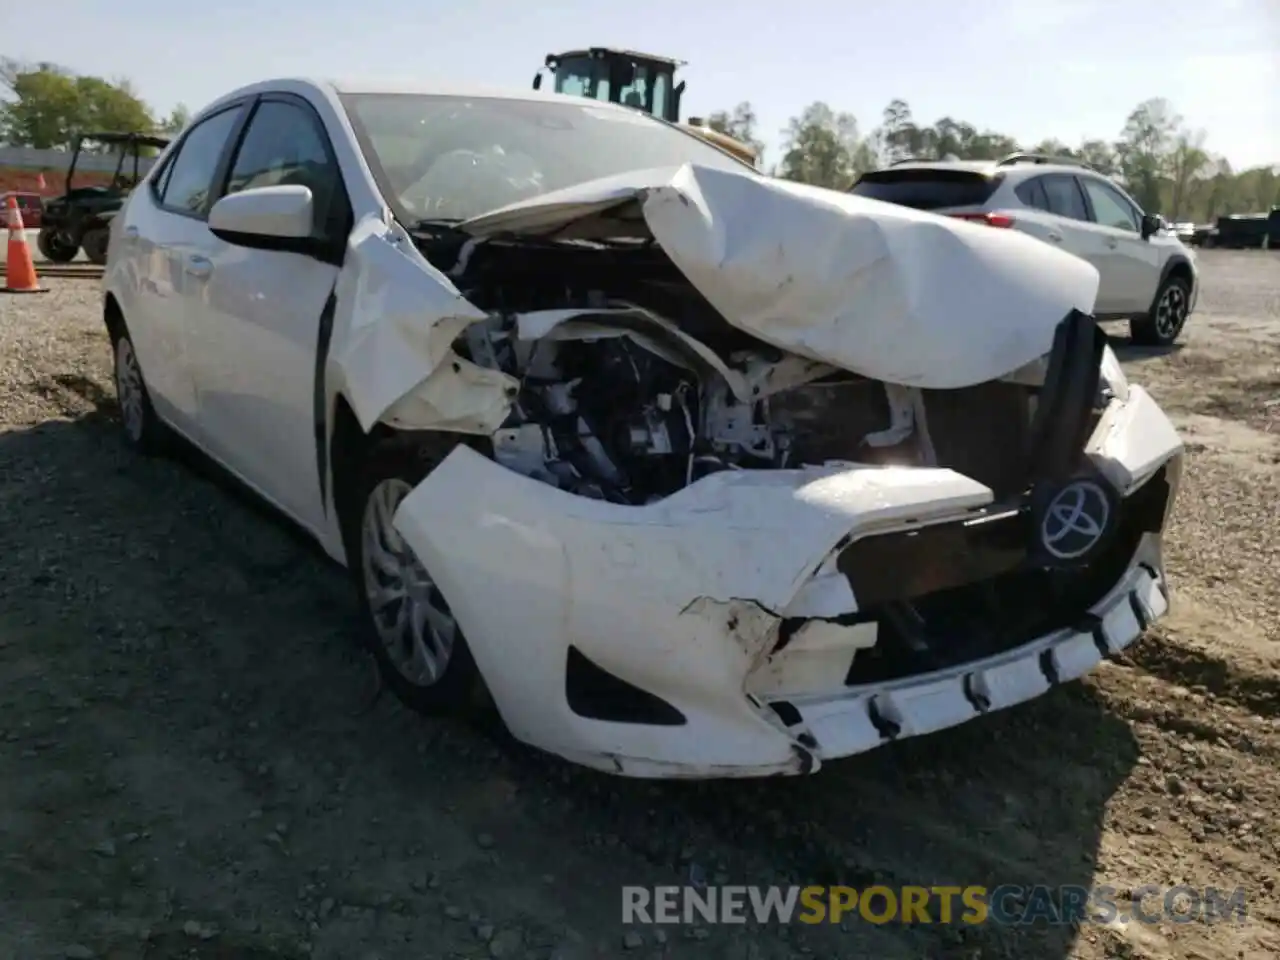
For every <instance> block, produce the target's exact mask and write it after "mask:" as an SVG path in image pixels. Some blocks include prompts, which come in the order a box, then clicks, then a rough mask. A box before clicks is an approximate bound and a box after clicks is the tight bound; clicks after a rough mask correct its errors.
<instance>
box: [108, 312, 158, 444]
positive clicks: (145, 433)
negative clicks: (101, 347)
mask: <svg viewBox="0 0 1280 960" xmlns="http://www.w3.org/2000/svg"><path fill="white" fill-rule="evenodd" d="M114 350H115V375H116V399H117V400H118V402H119V404H120V422H121V425H122V426H123V427H124V439H125V442H126V443H127V444H129V446H131V447H133V448H134V449H135V450H137V451H138V452H139V453H146V454H151V453H158V452H160V450H161V449H162V448H163V446H164V441H165V437H166V430H165V425H164V424H163V423H161V422H160V419H159V418H158V417H157V416H156V412H155V409H154V408H153V407H152V406H151V395H150V394H149V393H148V392H147V383H146V381H145V380H144V379H143V378H142V366H141V365H140V364H139V363H138V354H137V352H136V351H135V350H134V349H133V341H132V340H130V339H129V335H128V334H127V333H125V334H121V335H120V336H118V337H117V338H116V340H115V344H114Z"/></svg>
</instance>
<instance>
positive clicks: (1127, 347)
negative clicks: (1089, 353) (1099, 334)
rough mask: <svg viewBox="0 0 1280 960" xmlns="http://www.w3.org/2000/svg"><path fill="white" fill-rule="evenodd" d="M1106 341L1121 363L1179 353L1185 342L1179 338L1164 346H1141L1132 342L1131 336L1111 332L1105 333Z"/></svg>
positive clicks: (1156, 358)
mask: <svg viewBox="0 0 1280 960" xmlns="http://www.w3.org/2000/svg"><path fill="white" fill-rule="evenodd" d="M1107 343H1108V344H1109V345H1110V347H1111V349H1112V350H1114V351H1115V354H1116V356H1117V357H1118V358H1119V359H1120V361H1121V362H1123V363H1144V362H1146V361H1147V360H1158V359H1160V358H1161V357H1167V356H1169V355H1170V354H1175V353H1181V352H1182V351H1183V349H1185V347H1186V344H1184V343H1183V342H1182V341H1181V340H1179V341H1177V342H1176V343H1171V344H1169V345H1168V346H1164V347H1148V346H1141V345H1139V344H1136V343H1134V342H1133V339H1132V338H1131V337H1128V336H1117V335H1116V334H1113V333H1108V334H1107Z"/></svg>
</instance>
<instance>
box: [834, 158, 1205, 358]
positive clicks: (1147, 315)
mask: <svg viewBox="0 0 1280 960" xmlns="http://www.w3.org/2000/svg"><path fill="white" fill-rule="evenodd" d="M850 192H851V193H854V194H856V195H858V196H864V197H869V198H871V199H873V200H884V201H887V202H890V203H897V204H902V205H904V206H908V207H914V208H916V209H918V210H929V211H932V212H934V213H939V214H945V215H947V216H952V217H961V218H963V219H966V220H973V221H976V222H979V223H985V224H987V225H988V226H992V227H1002V228H1008V229H1014V230H1021V231H1023V232H1025V233H1028V234H1031V235H1032V236H1034V237H1036V238H1038V239H1040V240H1043V241H1045V242H1046V243H1051V244H1053V245H1055V246H1058V247H1061V248H1062V249H1063V250H1066V251H1067V252H1068V253H1073V254H1075V255H1076V256H1078V257H1081V258H1083V259H1085V260H1087V261H1089V262H1090V263H1092V264H1093V265H1094V266H1095V267H1097V269H1098V273H1099V276H1100V283H1099V287H1098V300H1097V305H1096V307H1095V310H1096V315H1097V318H1098V319H1099V320H1119V319H1128V320H1129V329H1130V332H1131V334H1132V336H1133V339H1134V341H1135V342H1137V343H1142V344H1148V345H1157V346H1166V345H1168V344H1171V343H1173V342H1174V341H1175V340H1176V339H1177V337H1178V334H1179V333H1180V332H1181V331H1182V327H1183V324H1185V323H1186V319H1187V316H1188V314H1190V313H1191V311H1192V310H1193V309H1194V308H1195V301H1196V297H1197V295H1198V293H1199V290H1198V283H1197V274H1196V268H1195V260H1194V256H1193V254H1192V253H1191V251H1190V250H1189V249H1188V248H1187V247H1186V246H1184V245H1183V243H1182V242H1181V240H1179V239H1178V237H1177V236H1176V235H1174V234H1172V233H1170V232H1169V231H1166V230H1164V229H1163V224H1164V221H1163V220H1162V219H1161V218H1160V217H1159V216H1157V215H1155V214H1149V213H1144V212H1143V210H1142V209H1141V208H1140V207H1139V206H1138V204H1137V203H1136V202H1134V200H1133V198H1132V197H1130V196H1129V195H1128V194H1127V193H1125V192H1124V190H1122V189H1121V188H1120V187H1119V186H1117V185H1116V184H1115V183H1114V182H1112V181H1111V180H1109V179H1107V178H1106V177H1104V176H1102V175H1101V174H1100V173H1098V172H1097V171H1095V170H1093V169H1092V168H1091V167H1088V166H1085V165H1084V164H1081V163H1079V162H1077V161H1074V160H1071V159H1061V158H1056V157H1045V156H1039V155H1036V154H1026V153H1016V154H1012V155H1010V156H1008V157H1005V158H1004V159H1003V160H999V161H992V160H978V161H938V160H904V161H900V162H898V163H895V164H893V165H892V166H889V167H886V168H884V169H881V170H874V171H871V172H869V173H865V174H863V175H862V176H861V177H860V178H859V179H858V181H857V182H856V183H855V184H854V185H853V186H852V187H851V188H850Z"/></svg>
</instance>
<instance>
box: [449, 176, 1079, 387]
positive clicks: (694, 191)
mask: <svg viewBox="0 0 1280 960" xmlns="http://www.w3.org/2000/svg"><path fill="white" fill-rule="evenodd" d="M461 229H463V230H464V231H466V232H468V233H470V234H471V235H473V236H476V237H488V236H494V235H497V234H504V235H524V236H545V235H549V234H553V233H554V234H555V235H556V236H557V237H560V238H569V237H582V238H608V237H643V238H649V237H652V238H653V239H654V240H656V241H657V242H658V243H659V244H661V246H662V248H663V250H664V251H665V252H666V254H667V256H669V257H670V258H671V260H672V261H673V262H674V263H675V265H676V266H677V267H678V268H679V269H680V270H681V272H682V273H683V274H684V275H685V276H686V277H687V278H688V280H689V281H690V282H691V283H692V284H693V285H694V286H695V287H696V288H697V289H698V291H699V292H700V293H701V294H702V295H703V296H704V297H705V298H706V299H707V301H708V302H709V303H710V304H711V305H712V306H713V307H715V308H716V310H717V311H719V313H720V314H721V315H722V316H723V317H724V319H725V320H726V321H728V322H729V323H731V324H733V325H734V326H736V327H738V328H739V329H741V330H744V331H745V332H747V333H750V334H751V335H753V336H755V337H757V338H759V339H760V340H762V341H764V342H766V343H769V344H772V345H773V346H776V347H778V348H780V349H783V350H788V351H790V352H792V353H796V354H799V355H800V356H803V357H807V358H809V359H811V360H817V361H821V362H824V363H829V364H832V365H834V366H838V367H843V368H845V369H847V370H851V371H853V372H855V373H859V374H862V375H863V376H867V377H873V378H875V379H878V380H883V381H886V382H889V383H897V384H903V385H906V386H914V387H923V388H934V389H950V388H960V387H967V386H972V385H973V384H976V383H982V382H984V381H987V380H993V379H996V378H998V377H1000V376H1003V375H1005V374H1007V373H1009V372H1010V371H1012V370H1015V369H1017V368H1019V367H1021V366H1023V365H1025V364H1027V363H1030V362H1031V361H1033V360H1035V359H1036V358H1038V357H1040V356H1042V355H1044V354H1046V353H1048V352H1049V350H1050V349H1051V347H1052V344H1053V333H1054V329H1055V328H1056V327H1057V325H1058V323H1059V322H1061V321H1062V319H1063V318H1064V317H1065V316H1066V315H1067V314H1068V313H1069V312H1070V311H1071V310H1073V309H1076V310H1081V311H1083V312H1085V313H1092V312H1093V307H1094V300H1095V298H1096V296H1097V292H1098V272H1097V270H1096V269H1095V268H1094V267H1093V266H1092V265H1090V264H1088V263H1087V262H1085V261H1084V260H1080V259H1078V258H1076V257H1073V256H1071V255H1070V254H1067V253H1064V252H1062V251H1060V250H1057V249H1055V248H1053V247H1051V246H1049V245H1048V244H1046V243H1043V242H1041V241H1039V240H1035V239H1033V238H1031V237H1029V236H1027V235H1025V234H1022V233H1020V232H1018V231H1016V230H1004V229H998V228H994V227H988V226H983V225H977V224H971V223H966V222H964V221H961V220H955V219H950V218H947V217H940V216H936V215H934V214H930V213H925V212H922V211H918V210H912V209H910V208H907V207H899V206H895V205H892V204H887V203H881V202H880V201H876V200H868V199H866V198H864V197H855V196H852V195H850V194H844V193H837V192H835V191H832V190H826V189H823V188H820V187H811V186H808V185H805V184H797V183H791V182H788V181H785V180H778V179H773V178H769V177H763V176H759V175H755V174H750V173H746V172H743V173H737V172H733V171H728V170H720V169H714V168H709V167H702V166H697V165H692V164H686V165H684V166H682V167H672V168H661V169H652V170H640V171H636V172H634V173H629V174H625V175H622V176H618V177H610V178H608V179H604V180H596V181H592V182H590V183H584V184H579V185H578V186H575V187H570V188H568V189H566V190H559V191H555V192H553V193H548V194H544V195H542V196H539V197H535V198H532V199H530V200H525V201H522V202H520V203H516V204H511V205H510V206H506V207H502V208H501V209H498V210H494V211H492V212H490V213H487V214H483V215H481V216H478V217H474V218H472V219H470V220H468V221H466V222H464V223H463V224H461Z"/></svg>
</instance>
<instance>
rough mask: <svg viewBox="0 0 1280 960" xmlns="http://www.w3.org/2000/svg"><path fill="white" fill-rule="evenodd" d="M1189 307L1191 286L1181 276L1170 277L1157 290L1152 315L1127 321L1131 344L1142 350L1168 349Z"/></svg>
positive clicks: (1184, 320) (1179, 329) (1183, 321)
mask: <svg viewBox="0 0 1280 960" xmlns="http://www.w3.org/2000/svg"><path fill="white" fill-rule="evenodd" d="M1190 307H1191V285H1190V284H1189V283H1188V282H1187V281H1186V280H1185V279H1183V278H1182V277H1169V278H1168V279H1166V280H1165V282H1164V283H1163V284H1161V285H1160V289H1159V290H1158V291H1156V298H1155V302H1154V303H1152V305H1151V312H1150V313H1148V314H1146V315H1145V316H1142V317H1134V318H1133V319H1132V320H1130V321H1129V335H1130V336H1131V337H1132V338H1133V342H1134V343H1136V344H1139V345H1141V346H1144V347H1168V346H1172V344H1173V342H1174V341H1175V340H1177V339H1178V334H1180V333H1181V332H1182V327H1183V325H1184V324H1185V323H1186V322H1187V312H1188V310H1189V309H1190Z"/></svg>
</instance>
